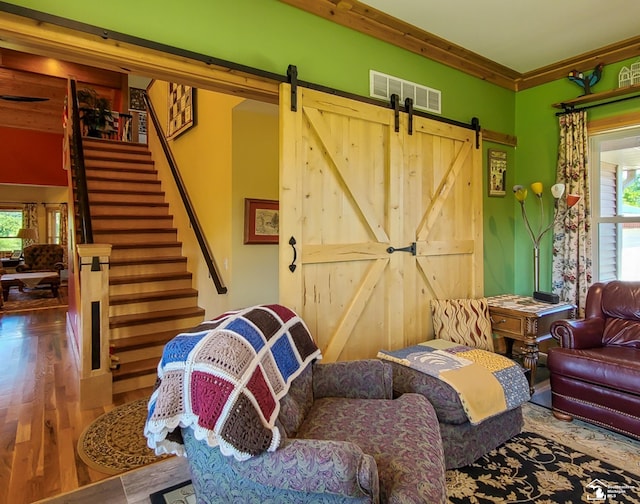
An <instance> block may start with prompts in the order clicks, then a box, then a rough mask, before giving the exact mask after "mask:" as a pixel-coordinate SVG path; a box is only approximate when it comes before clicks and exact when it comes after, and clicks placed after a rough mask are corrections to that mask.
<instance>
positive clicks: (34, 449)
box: [0, 308, 151, 504]
mask: <svg viewBox="0 0 640 504" xmlns="http://www.w3.org/2000/svg"><path fill="white" fill-rule="evenodd" d="M70 343H71V341H70V340H69V339H68V338H67V332H66V308H53V309H48V310H39V311H31V312H22V313H15V314H13V313H10V314H7V313H2V311H1V310H0V503H5V502H6V503H11V504H27V503H32V502H34V501H37V500H39V499H43V498H45V497H49V496H52V495H57V494H59V493H61V492H68V491H70V490H74V489H76V488H79V487H82V486H85V485H87V484H89V483H93V482H96V481H100V480H103V479H105V478H108V477H109V475H107V474H103V473H100V472H98V471H95V470H93V469H91V468H89V467H88V466H87V465H86V464H84V462H82V460H81V459H80V458H79V457H78V455H77V452H76V445H77V442H78V438H79V437H80V434H81V433H82V432H83V430H84V429H85V427H86V426H87V425H89V424H90V423H91V422H92V421H93V420H95V419H96V418H97V417H99V416H100V415H102V414H103V413H105V412H106V411H109V410H111V409H112V408H114V407H115V406H117V405H119V404H124V403H126V402H129V401H132V400H134V399H138V398H141V397H148V396H149V395H150V394H151V388H147V389H144V390H139V391H133V392H127V393H123V394H119V395H117V396H114V402H113V404H111V405H109V406H108V407H105V408H97V409H91V410H84V411H83V410H80V407H79V403H78V399H79V398H78V380H77V368H76V365H75V360H74V357H73V354H72V352H71V350H70V347H69V345H70Z"/></svg>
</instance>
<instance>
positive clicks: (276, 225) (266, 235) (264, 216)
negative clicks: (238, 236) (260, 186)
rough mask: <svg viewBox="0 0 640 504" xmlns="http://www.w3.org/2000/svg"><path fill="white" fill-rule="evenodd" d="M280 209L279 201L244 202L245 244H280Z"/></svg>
mask: <svg viewBox="0 0 640 504" xmlns="http://www.w3.org/2000/svg"><path fill="white" fill-rule="evenodd" d="M279 233H280V209H279V203H278V201H277V200H264V199H251V198H245V200H244V243H247V244H249V243H278V236H279Z"/></svg>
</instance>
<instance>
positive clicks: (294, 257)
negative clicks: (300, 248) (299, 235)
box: [289, 236, 298, 273]
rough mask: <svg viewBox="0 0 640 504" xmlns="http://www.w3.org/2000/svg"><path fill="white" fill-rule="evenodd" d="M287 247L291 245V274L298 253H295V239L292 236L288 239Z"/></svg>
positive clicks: (294, 268)
mask: <svg viewBox="0 0 640 504" xmlns="http://www.w3.org/2000/svg"><path fill="white" fill-rule="evenodd" d="M289 245H291V248H292V249H293V261H291V264H290V265H289V270H290V271H291V273H293V272H294V271H295V270H296V259H297V258H298V252H297V251H296V239H295V238H294V237H293V236H292V237H291V238H290V239H289Z"/></svg>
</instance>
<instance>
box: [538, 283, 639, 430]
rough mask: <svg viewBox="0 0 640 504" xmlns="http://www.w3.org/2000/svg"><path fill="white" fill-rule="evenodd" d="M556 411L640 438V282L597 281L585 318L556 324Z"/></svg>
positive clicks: (552, 362)
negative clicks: (557, 344)
mask: <svg viewBox="0 0 640 504" xmlns="http://www.w3.org/2000/svg"><path fill="white" fill-rule="evenodd" d="M551 334H552V335H553V337H554V338H555V339H556V340H558V342H559V343H560V347H559V348H551V349H549V354H548V358H547V366H548V367H549V371H550V380H551V405H552V408H553V414H554V416H556V418H560V419H562V420H571V419H572V418H574V417H575V418H579V419H581V420H585V421H587V422H591V423H594V424H596V425H600V426H602V427H605V428H607V429H611V430H615V431H618V432H620V433H622V434H625V435H627V436H631V437H635V438H638V439H640V282H622V281H617V280H616V281H612V282H607V283H595V284H593V285H592V286H591V287H590V288H589V291H588V293H587V300H586V307H585V318H584V319H580V320H560V321H557V322H554V323H553V324H552V326H551Z"/></svg>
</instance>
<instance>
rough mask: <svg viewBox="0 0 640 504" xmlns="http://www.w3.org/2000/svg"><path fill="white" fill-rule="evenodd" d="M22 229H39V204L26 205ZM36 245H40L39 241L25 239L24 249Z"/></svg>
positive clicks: (23, 212) (23, 211) (23, 210)
mask: <svg viewBox="0 0 640 504" xmlns="http://www.w3.org/2000/svg"><path fill="white" fill-rule="evenodd" d="M22 227H23V228H33V229H36V230H37V229H38V204H37V203H25V205H24V208H23V209H22ZM34 243H38V241H37V240H32V239H29V238H25V239H24V240H23V241H22V247H23V248H25V247H28V246H29V245H33V244H34Z"/></svg>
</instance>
